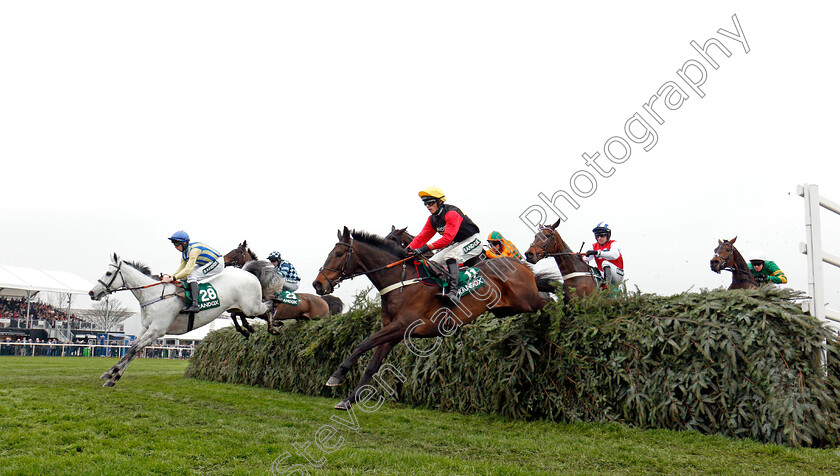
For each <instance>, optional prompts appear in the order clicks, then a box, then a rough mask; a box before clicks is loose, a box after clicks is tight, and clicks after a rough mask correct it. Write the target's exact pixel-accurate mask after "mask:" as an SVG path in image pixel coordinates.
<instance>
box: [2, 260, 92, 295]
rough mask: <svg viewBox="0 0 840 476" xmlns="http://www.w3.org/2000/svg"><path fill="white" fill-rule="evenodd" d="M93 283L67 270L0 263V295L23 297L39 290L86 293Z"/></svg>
mask: <svg viewBox="0 0 840 476" xmlns="http://www.w3.org/2000/svg"><path fill="white" fill-rule="evenodd" d="M91 288H93V283H91V282H90V281H88V280H86V279H84V278H82V277H81V276H79V275H77V274H74V273H70V272H67V271H50V270H46V269H35V268H23V267H19V266H5V265H0V296H6V297H25V296H33V295H35V294H37V293H39V292H41V291H45V292H52V293H64V294H87V293H88V291H90V290H91Z"/></svg>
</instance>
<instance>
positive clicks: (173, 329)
mask: <svg viewBox="0 0 840 476" xmlns="http://www.w3.org/2000/svg"><path fill="white" fill-rule="evenodd" d="M111 260H112V261H111V264H110V265H109V269H108V271H106V272H105V274H103V275H102V277H101V278H99V280H98V281H97V284H96V285H95V286H94V287H93V288H92V289H91V290H90V292H89V293H88V294H89V295H90V298H91V299H93V300H94V301H99V300H100V299H102V298H103V297H104V296H105V295H107V294H111V293H114V292H117V291H123V290H128V291H131V294H133V295H134V297H135V298H136V299H137V300H138V301H139V302H140V324H141V326H142V330H141V331H140V333H139V335H138V337H137V340H135V341H134V344H132V345H131V347H129V349H128V350H127V351H126V353H125V355H123V357H122V358H121V359H120V360H119V362H117V363H116V364H115V365H114V366H113V367H111V369H110V370H108V371H107V372H105V373H104V374H102V377H101V378H103V379H107V381H106V382H105V384H104V385H103V386H104V387H113V386H114V384H115V383H116V382H117V380H119V379H120V378H121V377H122V374H123V372H125V369H126V367H128V364H129V363H131V361H132V360H133V359H134V358H135V357H136V356H137V354H138V353H139V352H140V351H141V350H142V349H143V348H144V347H146V346H147V345H149V344H151V343H153V342H154V341H155V340H156V339H158V338H160V337H163V336H164V335H165V334H178V335H180V334H186V333H187V332H189V331H191V330H193V329H194V328H198V327H201V326H203V325H205V324H209V323H211V322H213V320H214V319H216V318H217V317H219V316H220V315H221V314H222V313H223V312H225V311H231V313H232V314H234V315H235V314H239V313H241V314H244V315H246V316H249V317H257V316H264V318H268V306H267V305H266V304H265V303H264V302H263V301H262V289H261V287H260V282H259V281H258V280H257V279H255V278H254V276H253V275H251V274H250V273H246V272H245V271H242V270H241V269H236V268H225V269H224V270H223V271H222V272H221V273H220V274H218V275H217V276H214V277H213V278H211V279H209V280H208V281H207V282H210V283H212V285H213V288H215V290H216V292H217V297H218V302H219V306H218V307H211V308H207V309H203V310H201V311H199V312H197V313H195V314H194V315H193V314H190V315H188V314H181V309H183V308H184V301H183V296H184V292H183V288H182V287H181V286H180V285H178V284H175V283H164V282H162V281H160V280H159V279H157V278H155V277H153V276H152V274H151V272H150V271H149V268H148V267H147V266H145V265H143V264H140V263H135V262H129V261H125V260H122V259H120V258H119V256H117V254H116V253H114V256H113V257H112V258H111ZM173 298H174V299H173Z"/></svg>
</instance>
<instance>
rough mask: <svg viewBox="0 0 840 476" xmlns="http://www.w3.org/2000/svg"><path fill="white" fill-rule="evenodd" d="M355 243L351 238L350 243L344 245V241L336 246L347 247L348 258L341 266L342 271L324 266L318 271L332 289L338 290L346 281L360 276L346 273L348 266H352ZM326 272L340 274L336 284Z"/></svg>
mask: <svg viewBox="0 0 840 476" xmlns="http://www.w3.org/2000/svg"><path fill="white" fill-rule="evenodd" d="M353 241H354V238H353V237H352V236H351V237H350V243H344V242H343V241H339V242H338V243H336V244H335V245H336V246H338V245H344V246H346V247H347V257H346V258H345V259H344V264H343V265H341V269H340V270H339V269H333V268H327V267H324V266H321V269H319V270H318V275H319V276H323V277H324V279H326V280H327V284H329V285H330V289H338V285H339V284H341V282H342V281H344V280H345V279H353V278H355V277H356V276H359V274H354V275H347V274H345V272H346V271H347V265H349V264H350V257H351V256H353ZM325 270H326V271H332V272H334V273H338V279H337V280H336V281H335V283H333V281H332V280H331V279H330V278H328V277H327V275H326V274H324V271H325ZM360 274H365V273H360Z"/></svg>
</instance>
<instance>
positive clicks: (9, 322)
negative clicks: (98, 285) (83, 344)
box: [0, 265, 93, 342]
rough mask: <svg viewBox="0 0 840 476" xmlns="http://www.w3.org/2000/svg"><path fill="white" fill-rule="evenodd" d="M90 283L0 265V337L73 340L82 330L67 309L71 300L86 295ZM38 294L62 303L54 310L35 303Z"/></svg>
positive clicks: (76, 277) (70, 276)
mask: <svg viewBox="0 0 840 476" xmlns="http://www.w3.org/2000/svg"><path fill="white" fill-rule="evenodd" d="M91 288H93V283H91V282H89V281H87V280H86V279H84V278H82V277H81V276H79V275H77V274H74V273H70V272H67V271H52V270H44V269H35V268H25V267H19V266H7V265H0V336H4V337H6V336H11V337H25V338H30V339H42V340H45V341H46V340H47V339H56V340H58V341H62V342H70V341H72V340H75V339H76V338H77V337H78V336H76V335H75V334H76V333H75V332H73V327H74V323H76V324H77V325H76V328H77V330H78V329H79V328H81V327H83V325H82V323H81V321H80V320H78V319H76V317H75V314H74V313H73V311H72V309H71V306H72V302H73V296H76V295H79V294H82V295H87V293H88V291H89V290H90V289H91ZM42 292H49V293H56V294H58V295H60V296H61V297H62V302H66V304H67V306H66V308H65V307H64V306H63V305H62V306H60V308H56V307H54V306H52V305H47V304H43V303H41V302H40V301H38V300H36V298H37V297H38V295H39V294H40V293H42Z"/></svg>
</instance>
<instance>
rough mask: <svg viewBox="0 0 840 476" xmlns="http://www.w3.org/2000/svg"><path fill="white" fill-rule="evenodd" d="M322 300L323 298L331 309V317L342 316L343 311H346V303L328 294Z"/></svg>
mask: <svg viewBox="0 0 840 476" xmlns="http://www.w3.org/2000/svg"><path fill="white" fill-rule="evenodd" d="M321 298H323V299H324V301H326V302H327V306H329V308H330V315H331V316H334V315H336V314H341V311H343V310H344V303H343V302H341V299H339V298H337V297H335V296H333V295H330V294H327V295H326V296H321Z"/></svg>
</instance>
